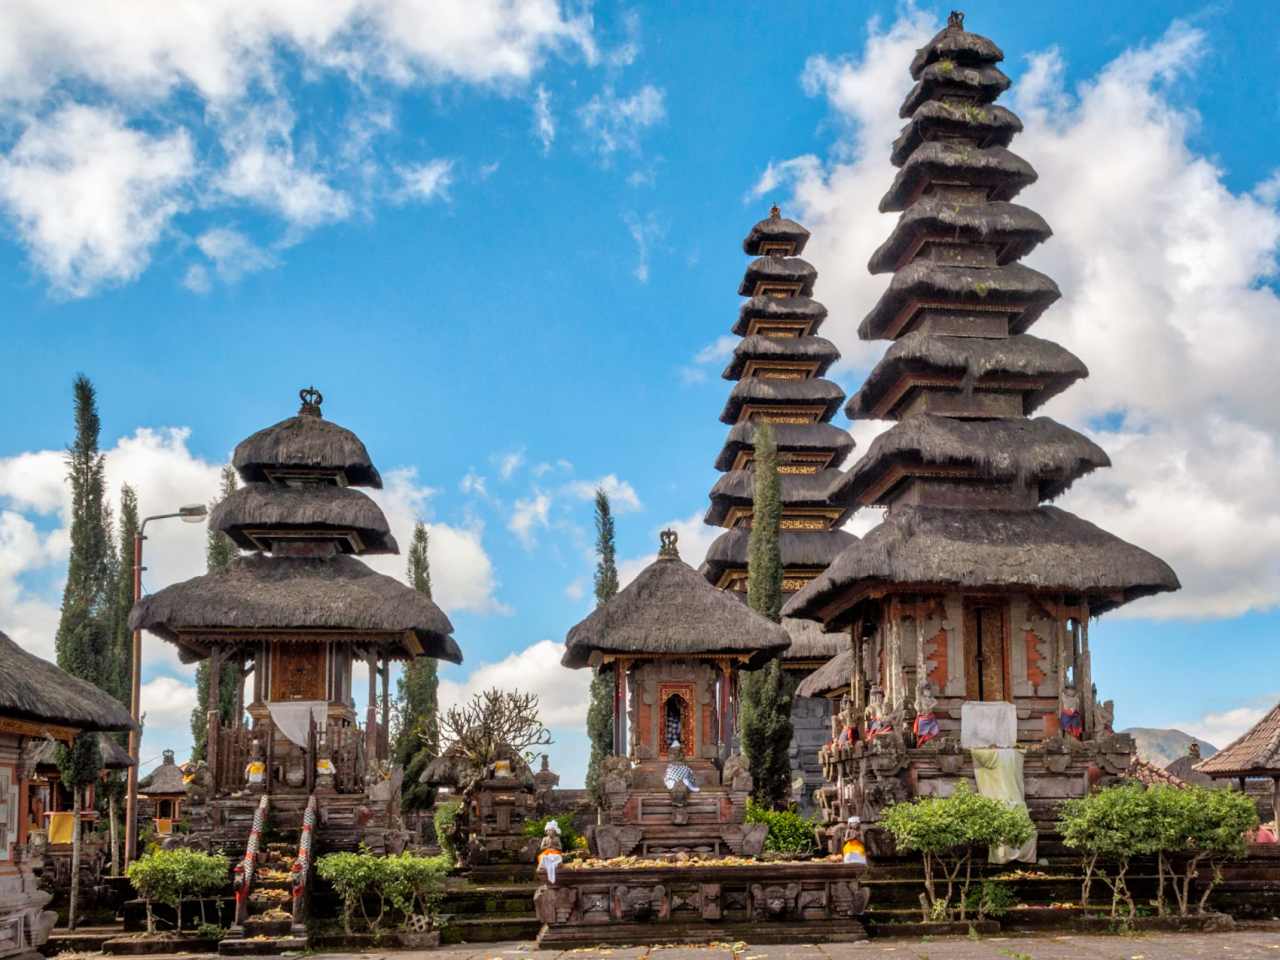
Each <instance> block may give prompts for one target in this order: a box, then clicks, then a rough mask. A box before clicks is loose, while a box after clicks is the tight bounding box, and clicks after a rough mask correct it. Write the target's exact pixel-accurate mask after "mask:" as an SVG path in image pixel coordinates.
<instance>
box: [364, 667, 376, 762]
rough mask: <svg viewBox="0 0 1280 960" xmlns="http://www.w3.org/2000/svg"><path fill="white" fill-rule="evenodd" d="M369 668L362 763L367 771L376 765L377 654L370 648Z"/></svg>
mask: <svg viewBox="0 0 1280 960" xmlns="http://www.w3.org/2000/svg"><path fill="white" fill-rule="evenodd" d="M365 663H366V664H367V665H368V667H369V703H368V706H367V707H366V709H365V712H364V713H365V720H364V763H365V767H366V768H368V769H369V770H373V769H376V767H377V764H378V654H377V652H376V651H375V650H374V649H373V647H370V648H369V650H368V652H367V653H365Z"/></svg>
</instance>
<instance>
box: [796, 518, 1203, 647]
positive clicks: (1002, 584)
mask: <svg viewBox="0 0 1280 960" xmlns="http://www.w3.org/2000/svg"><path fill="white" fill-rule="evenodd" d="M873 584H911V585H917V586H919V585H929V586H937V587H942V588H948V587H950V588H954V587H961V588H975V589H976V588H1020V589H1026V588H1030V589H1032V590H1043V591H1051V592H1054V593H1067V594H1072V595H1077V594H1078V595H1081V596H1084V597H1085V598H1086V601H1087V602H1088V603H1089V605H1090V607H1091V609H1092V612H1093V613H1094V614H1098V613H1101V612H1103V611H1104V610H1108V609H1111V608H1112V607H1115V606H1118V605H1120V604H1122V603H1127V602H1129V601H1130V600H1135V599H1137V598H1138V597H1145V596H1148V595H1150V594H1154V593H1161V592H1163V591H1166V590H1177V589H1178V588H1179V586H1180V584H1179V583H1178V578H1177V576H1176V575H1175V574H1174V572H1173V570H1171V569H1170V568H1169V565H1168V564H1166V563H1165V562H1164V561H1163V560H1161V559H1160V558H1159V557H1156V556H1154V555H1152V554H1150V553H1148V552H1147V551H1145V550H1143V549H1141V548H1140V547H1135V546H1134V545H1133V544H1131V543H1126V542H1125V541H1123V540H1121V539H1120V538H1119V537H1115V536H1112V535H1111V534H1109V533H1107V532H1106V531H1105V530H1102V529H1100V528H1098V527H1096V526H1094V525H1093V524H1092V523H1089V522H1088V521H1086V520H1081V519H1080V518H1079V517H1077V516H1074V515H1072V514H1070V513H1067V512H1066V511H1065V510H1060V509H1058V508H1057V507H1038V508H1036V509H1034V510H950V509H945V508H941V507H909V506H903V507H896V508H895V509H894V510H893V511H892V512H891V513H890V514H889V515H888V516H887V517H886V518H885V520H884V522H883V523H881V524H880V525H879V526H877V527H875V528H874V529H872V530H871V531H870V532H869V533H868V534H867V535H866V536H865V537H863V538H862V540H861V541H859V542H858V544H857V546H856V547H854V548H851V549H848V550H845V551H844V552H843V553H842V554H840V556H839V557H837V558H836V559H835V561H834V562H833V563H832V564H831V566H830V567H828V568H827V570H826V572H824V573H822V574H821V575H820V576H818V577H817V578H816V579H815V580H814V581H813V582H812V583H810V584H809V585H807V586H806V587H805V588H804V589H803V590H801V591H800V592H799V593H797V594H796V595H795V596H794V597H792V598H791V599H790V600H789V601H788V602H787V605H786V607H785V608H784V610H783V612H784V613H785V614H786V615H787V616H789V617H810V618H813V619H823V616H822V614H821V611H822V610H823V609H824V608H827V607H828V606H829V605H831V604H832V603H834V602H837V601H838V600H839V599H840V598H841V597H842V596H845V595H848V594H850V593H852V592H853V591H856V590H857V589H859V588H860V587H865V586H869V585H873ZM827 619H828V622H827V627H828V629H830V628H831V627H832V626H833V622H832V620H831V618H827ZM836 621H837V623H836V624H835V625H838V618H836Z"/></svg>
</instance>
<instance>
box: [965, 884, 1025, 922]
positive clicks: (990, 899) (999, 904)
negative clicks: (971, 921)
mask: <svg viewBox="0 0 1280 960" xmlns="http://www.w3.org/2000/svg"><path fill="white" fill-rule="evenodd" d="M1017 902H1018V898H1017V896H1015V895H1014V892H1013V886H1012V884H1009V883H1003V882H1001V881H999V880H983V881H982V886H980V887H971V888H970V890H969V893H968V896H966V897H965V907H966V909H968V910H970V911H972V912H973V913H976V914H977V915H978V919H979V920H984V919H986V918H987V917H995V918H996V919H999V918H1000V917H1003V916H1004V915H1005V914H1006V913H1008V912H1009V911H1010V910H1012V909H1013V907H1014V905H1016V904H1017Z"/></svg>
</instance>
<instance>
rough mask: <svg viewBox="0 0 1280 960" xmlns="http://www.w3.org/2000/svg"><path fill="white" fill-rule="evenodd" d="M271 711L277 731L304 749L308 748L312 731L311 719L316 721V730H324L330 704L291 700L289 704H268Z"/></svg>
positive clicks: (322, 701) (272, 720) (316, 701)
mask: <svg viewBox="0 0 1280 960" xmlns="http://www.w3.org/2000/svg"><path fill="white" fill-rule="evenodd" d="M267 709H268V710H270V711H271V722H272V723H274V724H275V725H276V729H277V730H279V731H280V732H281V733H283V734H284V735H285V736H286V737H288V738H289V742H290V743H295V744H297V745H298V746H300V747H302V749H304V750H305V749H306V748H307V733H308V731H309V730H310V729H311V719H312V718H313V717H314V718H315V721H316V729H317V730H323V729H324V725H325V720H326V719H327V718H328V716H329V704H328V702H326V701H324V700H291V701H289V702H288V703H280V702H276V703H268V704H267Z"/></svg>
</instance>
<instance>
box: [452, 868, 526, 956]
mask: <svg viewBox="0 0 1280 960" xmlns="http://www.w3.org/2000/svg"><path fill="white" fill-rule="evenodd" d="M537 889H538V884H537V883H535V882H532V881H529V882H525V883H464V882H461V881H451V882H450V884H449V888H448V890H447V891H446V893H445V897H444V901H443V903H441V905H440V910H441V912H442V914H443V917H442V921H443V929H442V930H441V933H440V939H441V942H442V943H495V942H498V941H503V940H522V941H525V942H528V943H532V942H533V940H534V939H535V938H536V937H537V936H538V930H539V929H541V927H542V924H541V922H540V921H539V920H538V918H537V916H536V915H535V914H534V912H533V894H534V892H535V891H536V890H537Z"/></svg>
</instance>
